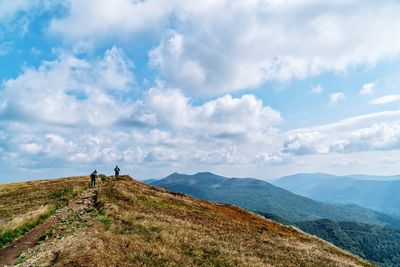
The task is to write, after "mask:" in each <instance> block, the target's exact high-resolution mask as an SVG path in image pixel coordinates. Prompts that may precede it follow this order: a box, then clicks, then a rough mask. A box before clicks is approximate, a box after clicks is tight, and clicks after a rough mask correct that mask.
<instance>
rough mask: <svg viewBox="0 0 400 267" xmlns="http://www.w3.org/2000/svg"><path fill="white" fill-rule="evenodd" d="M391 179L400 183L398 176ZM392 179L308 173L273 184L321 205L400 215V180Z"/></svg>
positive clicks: (285, 178)
mask: <svg viewBox="0 0 400 267" xmlns="http://www.w3.org/2000/svg"><path fill="white" fill-rule="evenodd" d="M389 178H391V179H395V178H397V179H400V177H395V176H394V177H389ZM389 178H388V177H385V176H382V177H380V176H360V175H359V176H357V175H352V176H334V175H329V174H324V173H304V174H295V175H291V176H285V177H282V178H279V179H277V180H275V181H274V182H273V184H274V185H276V186H279V187H282V188H285V189H287V190H289V191H291V192H293V193H295V194H299V195H302V196H306V197H309V198H312V199H315V200H318V201H324V202H329V203H352V204H357V205H360V206H363V207H367V208H371V209H376V210H380V211H393V212H400V180H388V179H389ZM372 179H376V180H372Z"/></svg>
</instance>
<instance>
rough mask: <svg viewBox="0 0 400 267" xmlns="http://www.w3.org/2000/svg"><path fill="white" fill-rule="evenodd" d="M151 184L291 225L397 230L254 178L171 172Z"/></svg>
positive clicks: (369, 213)
mask: <svg viewBox="0 0 400 267" xmlns="http://www.w3.org/2000/svg"><path fill="white" fill-rule="evenodd" d="M151 184H152V185H155V186H160V187H163V188H167V189H169V190H171V191H175V192H182V193H186V194H190V195H192V196H194V197H197V198H201V199H205V200H209V201H216V202H221V203H227V204H233V205H238V206H240V207H243V208H246V209H249V210H253V211H257V212H261V213H267V214H272V215H276V216H278V217H281V218H282V219H284V220H287V221H290V222H297V221H307V220H316V219H323V218H326V219H331V220H338V221H360V222H365V223H371V224H382V225H390V226H393V227H397V228H400V220H399V219H397V218H393V217H391V216H388V215H386V214H382V213H379V212H376V211H373V210H369V209H366V208H362V207H359V206H356V205H332V204H326V203H321V202H318V201H314V200H312V199H309V198H306V197H303V196H299V195H296V194H293V193H291V192H289V191H287V190H285V189H282V188H280V187H277V186H274V185H272V184H270V183H267V182H265V181H261V180H257V179H253V178H246V179H244V178H226V177H223V176H218V175H215V174H213V173H209V172H203V173H197V174H195V175H185V174H178V173H174V174H171V175H170V176H168V177H166V178H164V179H161V180H158V181H155V182H152V183H151Z"/></svg>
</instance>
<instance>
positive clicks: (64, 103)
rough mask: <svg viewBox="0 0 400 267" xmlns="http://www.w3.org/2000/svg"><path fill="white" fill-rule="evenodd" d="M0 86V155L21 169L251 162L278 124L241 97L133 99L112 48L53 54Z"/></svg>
mask: <svg viewBox="0 0 400 267" xmlns="http://www.w3.org/2000/svg"><path fill="white" fill-rule="evenodd" d="M2 86H3V88H2V90H1V91H0V94H1V95H0V118H1V120H0V127H1V129H4V133H3V131H0V150H1V152H2V153H1V158H2V160H3V159H4V162H5V164H10V166H14V168H17V167H18V168H25V169H27V170H30V169H35V170H40V169H43V168H48V167H49V166H51V168H68V167H70V166H71V164H73V165H74V168H76V169H80V168H85V167H87V166H94V165H101V166H103V165H107V164H114V163H115V162H121V163H123V164H127V165H129V166H132V167H133V166H138V165H139V164H140V165H141V166H147V167H143V168H148V169H151V168H153V167H154V166H155V165H157V166H164V167H165V166H169V167H171V166H177V165H182V164H186V165H192V164H199V163H200V164H204V165H213V166H214V165H215V164H222V165H224V164H225V165H232V164H245V163H246V164H251V159H252V158H253V157H254V155H255V151H256V149H258V148H259V149H263V150H264V151H268V150H271V146H276V143H275V142H274V140H276V137H277V135H278V133H277V130H276V129H275V128H274V127H275V126H276V125H278V124H280V123H281V122H282V121H283V119H282V117H281V115H280V113H279V112H278V111H276V110H274V109H272V108H271V107H269V106H267V105H265V104H264V103H263V102H262V101H261V100H260V99H258V98H256V97H255V96H254V95H248V94H247V95H242V96H239V97H233V96H231V95H224V96H221V97H218V98H215V99H211V100H208V101H205V102H202V103H197V102H195V101H194V100H192V99H191V98H189V97H187V96H185V94H183V92H182V91H181V90H179V89H169V88H164V87H158V88H151V89H149V90H147V91H145V92H143V95H142V96H140V97H139V98H138V99H137V98H135V97H133V96H132V94H133V93H137V91H136V90H134V89H135V83H134V75H133V73H132V63H130V62H129V60H127V59H126V57H125V56H124V53H123V51H122V50H120V49H117V48H112V49H109V50H107V51H106V52H105V53H104V55H103V56H102V57H96V58H90V59H83V58H80V57H77V56H75V55H73V54H70V53H60V54H59V55H58V57H57V58H56V59H55V60H53V61H45V62H42V63H41V64H40V66H39V67H37V68H26V69H24V70H23V72H22V73H21V74H20V75H19V76H18V77H16V78H15V79H10V80H7V81H5V82H4V83H3V85H2ZM3 135H4V136H3ZM3 139H4V140H6V141H3ZM271 144H272V145H271Z"/></svg>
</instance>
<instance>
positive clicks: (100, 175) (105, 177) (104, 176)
mask: <svg viewBox="0 0 400 267" xmlns="http://www.w3.org/2000/svg"><path fill="white" fill-rule="evenodd" d="M99 177H100V179H101V181H102V182H105V181H107V180H108V177H107V175H105V174H104V173H100V174H99Z"/></svg>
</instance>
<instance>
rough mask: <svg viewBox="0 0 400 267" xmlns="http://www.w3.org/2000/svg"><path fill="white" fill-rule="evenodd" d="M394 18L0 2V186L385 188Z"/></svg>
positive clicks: (382, 10)
mask: <svg viewBox="0 0 400 267" xmlns="http://www.w3.org/2000/svg"><path fill="white" fill-rule="evenodd" d="M399 14H400V2H399V1H395V0H384V1H373V0H336V1H322V0H302V1H299V0H285V1H282V0H248V1H235V0H230V1H224V0H210V1H208V0H204V1H187V0H185V1H183V0H181V1H179V0H171V1H164V0H144V1H139V0H112V1H111V0H1V1H0V70H1V71H0V81H1V83H0V169H1V172H0V179H1V180H2V181H14V180H23V179H34V178H45V177H58V176H66V175H78V174H87V173H89V172H91V171H92V170H93V169H94V168H97V169H98V170H99V171H100V172H104V173H111V170H112V168H113V166H114V165H115V164H118V165H120V166H121V169H122V172H123V173H129V174H131V175H132V176H134V177H138V178H142V179H143V178H153V177H163V176H166V175H168V174H169V173H171V172H175V171H177V172H184V173H194V172H197V171H213V172H217V173H219V174H222V175H227V176H239V177H246V176H247V177H249V176H250V177H258V178H271V177H278V176H281V175H285V174H291V173H296V172H329V173H334V174H352V173H363V174H381V175H388V174H399V173H400V45H399V44H400V16H399Z"/></svg>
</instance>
